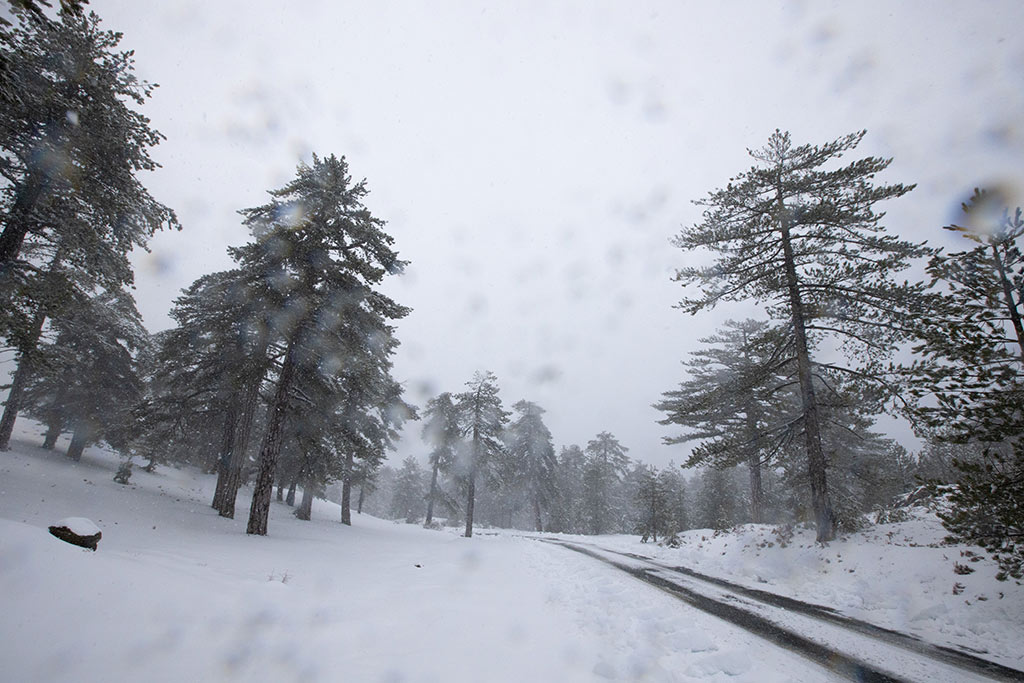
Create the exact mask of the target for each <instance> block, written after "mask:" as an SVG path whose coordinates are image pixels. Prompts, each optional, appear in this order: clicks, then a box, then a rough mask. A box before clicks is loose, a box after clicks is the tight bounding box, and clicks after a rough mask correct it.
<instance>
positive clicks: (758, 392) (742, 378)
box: [654, 319, 799, 523]
mask: <svg viewBox="0 0 1024 683" xmlns="http://www.w3.org/2000/svg"><path fill="white" fill-rule="evenodd" d="M700 342H701V343H702V344H704V345H705V346H706V348H702V349H699V350H697V351H694V352H692V353H691V354H690V355H691V358H690V360H688V361H686V362H685V363H684V365H685V366H686V369H687V372H688V373H689V375H690V377H689V378H688V379H687V380H685V381H684V382H682V383H681V384H680V385H679V388H678V389H676V390H674V391H668V392H665V394H664V397H665V398H664V399H663V400H662V401H661V402H659V403H656V404H655V406H654V407H655V408H657V409H658V410H662V411H664V412H665V413H667V417H666V418H665V419H664V420H660V421H659V424H666V425H668V424H673V425H679V426H681V427H685V428H686V429H687V430H688V431H687V432H685V433H683V434H681V435H679V436H674V437H667V438H666V439H665V443H667V444H677V443H683V442H686V441H691V440H698V439H699V440H703V441H702V443H700V444H699V445H698V446H697V447H696V448H694V449H693V451H692V452H691V455H690V457H689V458H688V459H687V461H686V462H685V463H684V465H683V466H684V467H697V466H706V465H710V466H713V467H731V466H733V465H736V464H739V463H744V464H746V466H747V470H748V472H749V475H750V477H749V478H750V494H749V498H750V501H751V502H750V505H751V510H750V516H751V519H752V520H753V521H754V522H757V523H760V522H762V521H764V518H763V517H764V514H763V508H764V492H763V490H762V483H761V471H762V466H764V465H765V464H767V463H769V462H770V461H771V459H772V458H773V457H774V456H775V455H776V454H777V453H778V450H779V448H780V447H781V446H782V445H784V444H785V443H787V442H788V441H789V440H790V439H792V437H793V431H794V424H795V422H796V420H795V419H794V416H792V415H790V414H788V412H789V409H790V408H791V403H790V402H788V401H786V398H787V397H788V394H789V393H790V391H791V387H792V385H793V383H794V382H793V377H792V375H793V374H795V369H796V367H795V366H796V362H795V361H796V357H795V356H794V354H793V347H792V338H791V337H790V335H788V334H786V332H785V329H784V328H771V327H770V326H769V325H768V324H767V323H765V322H762V321H757V320H749V319H748V320H745V321H742V322H736V321H732V320H729V321H726V323H725V326H724V327H723V329H721V330H719V332H718V333H717V334H715V335H713V336H711V337H707V338H705V339H701V340H700ZM796 418H797V420H798V418H799V416H796Z"/></svg>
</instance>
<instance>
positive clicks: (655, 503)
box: [633, 463, 670, 543]
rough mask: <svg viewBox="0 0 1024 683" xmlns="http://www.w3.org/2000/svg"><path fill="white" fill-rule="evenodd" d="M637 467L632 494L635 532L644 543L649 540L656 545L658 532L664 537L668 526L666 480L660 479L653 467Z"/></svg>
mask: <svg viewBox="0 0 1024 683" xmlns="http://www.w3.org/2000/svg"><path fill="white" fill-rule="evenodd" d="M638 465H639V476H638V477H637V482H636V484H637V485H636V489H635V491H634V493H633V496H634V499H635V501H636V504H637V513H638V517H637V525H636V531H637V533H639V534H640V535H641V536H642V538H643V540H644V541H646V540H647V539H648V538H650V539H651V540H652V541H654V542H655V543H657V542H658V532H661V534H662V537H664V535H665V534H666V533H667V532H668V529H669V525H670V522H669V519H670V512H669V507H670V500H669V497H670V491H669V489H668V486H667V484H668V480H667V479H665V478H662V477H661V476H660V474H659V472H658V470H657V469H656V468H655V467H654V466H653V465H643V464H640V463H638Z"/></svg>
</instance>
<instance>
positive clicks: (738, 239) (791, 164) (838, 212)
mask: <svg viewBox="0 0 1024 683" xmlns="http://www.w3.org/2000/svg"><path fill="white" fill-rule="evenodd" d="M863 137H864V132H859V133H853V134H850V135H846V136H843V137H841V138H839V139H837V140H834V141H832V142H827V143H825V144H823V145H799V146H794V145H793V144H792V142H791V140H790V136H789V133H783V132H781V131H778V130H777V131H775V133H774V134H772V135H771V137H770V138H769V139H768V144H767V145H766V146H765V147H764V148H762V149H759V150H752V151H750V155H751V156H752V157H753V158H754V160H755V162H756V164H755V165H754V166H753V167H751V168H750V169H749V170H747V171H745V172H743V173H741V174H739V175H738V176H736V177H735V178H733V179H732V180H731V181H730V182H729V184H728V185H726V187H725V188H722V189H718V190H715V191H713V192H711V193H710V194H709V195H708V197H707V198H705V199H704V200H701V201H700V202H698V204H699V205H701V206H704V207H706V208H705V211H704V215H703V220H702V221H701V222H700V223H698V224H696V225H694V226H693V227H690V228H685V229H683V230H682V231H681V232H680V233H679V235H678V236H677V237H676V238H675V245H676V246H678V247H680V248H681V249H685V250H688V251H689V250H700V251H705V252H711V253H712V254H714V255H715V260H714V262H713V263H712V264H710V265H707V266H694V267H686V268H682V269H680V270H678V271H677V277H676V279H677V280H678V281H679V282H681V283H683V284H684V285H686V286H691V285H696V286H698V287H700V289H699V291H693V290H688V292H692V294H690V293H688V295H687V296H686V298H684V299H683V300H682V301H681V302H680V304H679V307H680V308H682V309H683V310H685V311H687V312H689V313H696V312H698V311H701V310H704V309H707V308H711V307H713V306H715V305H716V304H718V303H721V302H726V301H742V300H754V301H758V302H764V303H766V304H767V312H768V314H769V315H770V316H771V317H772V318H774V319H776V320H779V321H783V322H786V323H787V324H788V325H789V326H790V327H791V330H792V334H793V344H794V351H795V355H796V361H797V363H796V364H797V380H798V387H799V394H800V400H801V427H802V431H803V436H804V440H805V453H806V457H807V474H808V478H809V481H810V492H811V508H812V510H813V515H814V520H815V523H816V525H817V530H818V533H817V538H818V540H819V541H821V542H825V541H829V540H831V539H832V538H833V536H834V534H835V516H834V514H833V510H832V503H831V500H830V497H829V490H828V481H827V477H826V458H825V453H824V451H823V450H822V443H821V424H820V416H819V404H818V401H817V400H816V389H815V382H814V375H815V371H816V368H828V369H832V370H834V371H836V372H840V373H843V374H848V375H851V376H854V377H857V378H859V379H861V380H863V381H874V382H885V381H886V377H885V375H884V372H883V370H884V369H883V368H882V363H883V362H884V361H885V360H886V359H887V358H888V357H889V355H890V354H891V353H892V350H893V349H894V348H895V347H896V346H897V344H898V343H899V342H901V341H904V340H906V339H908V338H909V335H910V333H911V330H910V329H909V328H908V325H907V323H906V319H907V316H906V309H907V304H908V302H909V301H911V300H913V299H914V297H915V296H916V295H917V294H918V293H919V292H920V290H921V287H919V286H916V285H909V284H906V283H903V284H900V283H899V282H897V281H896V280H895V279H894V278H893V275H894V274H895V273H896V272H898V271H900V270H902V269H904V268H906V267H908V265H909V262H910V259H913V258H917V257H921V256H925V255H927V254H928V253H929V250H927V249H925V248H924V247H922V246H918V245H913V244H909V243H906V242H902V241H900V240H898V239H897V238H895V237H893V236H891V235H887V234H886V233H885V231H884V228H883V227H882V226H881V224H880V222H881V218H882V216H883V215H884V214H881V213H876V212H875V211H874V206H875V204H877V203H878V202H880V201H884V200H886V199H891V198H894V197H899V196H901V195H903V194H905V193H907V192H909V191H910V190H911V189H912V187H913V186H907V185H901V184H894V185H884V184H878V185H876V184H875V183H874V179H875V176H876V175H877V174H879V173H881V172H882V171H884V170H885V169H886V168H888V166H889V164H890V163H891V159H880V158H876V157H866V158H863V159H859V160H856V161H854V162H852V163H849V164H847V165H845V166H838V167H835V162H836V161H837V160H838V159H839V158H841V157H842V156H844V155H845V154H846V153H847V152H850V151H852V150H853V149H855V148H856V147H857V145H858V144H859V143H860V141H861V140H862V139H863ZM825 338H828V339H832V340H834V341H835V342H836V343H838V344H839V345H841V346H842V347H843V349H844V351H845V352H846V356H847V358H849V359H851V360H852V361H853V364H851V365H839V364H835V363H829V362H826V361H825V360H824V359H823V358H816V357H814V356H812V352H813V350H814V348H815V344H816V341H819V340H822V339H825Z"/></svg>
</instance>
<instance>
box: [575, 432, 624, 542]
mask: <svg viewBox="0 0 1024 683" xmlns="http://www.w3.org/2000/svg"><path fill="white" fill-rule="evenodd" d="M628 450H629V449H628V448H626V447H625V446H623V445H622V444H620V443H619V441H618V439H616V438H615V437H614V436H613V435H612V434H611V433H609V432H601V433H600V434H598V435H597V437H596V438H594V439H592V440H591V441H589V442H587V448H586V451H585V452H586V455H587V462H586V465H585V468H584V473H583V501H584V502H583V504H584V507H585V513H584V514H585V516H586V521H587V530H588V531H589V532H590V533H591V534H604V533H608V532H609V531H612V530H618V529H619V528H620V527H621V518H622V507H623V501H622V500H621V498H620V491H619V486H620V484H621V483H622V478H623V477H624V476H626V472H627V470H628V468H629V457H628V456H627V455H626V452H627V451H628Z"/></svg>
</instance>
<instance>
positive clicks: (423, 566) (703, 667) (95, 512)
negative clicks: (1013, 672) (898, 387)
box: [0, 421, 1024, 682]
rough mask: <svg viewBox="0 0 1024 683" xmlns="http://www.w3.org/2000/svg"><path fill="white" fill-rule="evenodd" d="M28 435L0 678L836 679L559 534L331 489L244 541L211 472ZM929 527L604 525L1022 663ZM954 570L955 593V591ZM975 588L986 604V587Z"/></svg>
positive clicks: (0, 509)
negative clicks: (391, 513) (76, 528)
mask: <svg viewBox="0 0 1024 683" xmlns="http://www.w3.org/2000/svg"><path fill="white" fill-rule="evenodd" d="M36 431H37V430H36V429H35V428H34V425H32V423H31V422H28V421H25V422H22V423H21V436H22V438H21V439H20V440H19V439H16V440H15V442H14V443H13V444H12V445H13V449H12V451H11V452H9V453H3V454H0V588H2V595H3V598H2V602H0V605H2V608H0V633H2V634H3V636H2V639H0V671H2V672H3V678H4V679H5V680H11V681H118V680H147V681H184V680H190V681H220V680H238V681H242V680H244V681H335V680H342V679H344V680H352V681H396V682H397V681H410V682H412V681H417V682H418V681H424V682H426V681H438V682H441V681H445V682H449V681H602V680H643V681H690V680H707V681H724V680H730V681H752V682H753V681H819V680H829V679H830V675H829V673H828V672H827V671H826V670H824V669H822V668H819V667H818V666H816V665H814V664H812V663H810V662H808V661H807V660H805V659H803V658H801V657H799V656H797V655H795V654H792V653H789V652H786V651H784V650H782V649H779V648H777V647H775V646H772V645H770V644H768V643H766V642H764V641H762V640H760V639H758V638H757V637H755V636H753V635H750V634H748V633H747V632H745V631H743V630H740V629H738V628H736V627H733V626H731V625H728V624H726V623H725V622H722V621H720V620H718V619H717V618H715V617H711V616H709V615H706V614H704V613H702V612H699V611H696V610H693V609H690V608H688V607H686V606H685V605H682V604H681V603H680V602H678V601H677V600H675V599H673V598H671V597H670V596H667V595H666V594H665V593H663V592H662V591H659V590H658V589H656V588H653V587H650V586H647V585H645V584H643V583H641V582H639V581H637V580H636V579H634V578H632V577H630V576H628V575H626V574H623V573H621V572H619V571H617V570H615V569H613V568H611V567H608V566H606V565H602V564H601V563H599V562H596V561H594V560H592V559H590V558H587V557H584V556H582V555H579V554H577V553H573V552H570V551H568V550H565V549H563V548H558V547H555V546H552V545H549V544H542V543H538V542H536V541H534V540H531V539H529V538H525V537H523V536H521V535H516V534H512V533H501V532H497V533H492V532H490V531H486V530H481V531H480V533H478V535H477V536H475V537H474V538H472V539H464V538H461V537H459V536H457V535H456V534H455V533H454V532H447V531H441V532H438V531H427V530H423V529H421V528H419V527H416V526H410V525H405V524H396V523H393V522H389V521H383V520H379V519H374V518H371V517H367V516H365V515H361V516H354V526H353V527H351V528H349V527H345V526H343V525H341V524H340V523H339V522H338V518H339V511H338V508H337V506H334V505H332V504H330V503H326V502H323V501H317V502H316V504H315V505H314V509H313V517H314V518H313V520H312V521H311V522H302V521H299V520H296V519H295V518H294V517H292V516H291V514H290V511H291V510H290V508H287V507H286V506H283V505H279V504H276V503H275V504H274V507H273V510H272V513H271V520H270V535H269V536H267V537H252V536H247V535H246V534H245V533H244V528H245V519H244V518H245V513H246V511H247V503H248V494H247V492H246V491H244V490H243V493H242V495H241V496H240V500H239V519H236V520H226V519H222V518H220V517H218V516H217V515H216V513H215V512H214V511H213V510H212V509H211V508H210V507H209V505H208V502H209V500H210V498H211V497H212V486H213V477H211V476H209V475H203V474H200V473H198V472H196V471H195V470H191V469H185V470H178V469H174V468H168V467H162V468H160V469H158V471H157V472H156V473H154V474H147V473H145V472H142V471H140V470H136V471H135V473H134V475H133V477H132V483H131V485H128V486H122V485H120V484H116V483H115V482H114V481H113V479H112V477H113V473H114V471H115V470H116V466H117V459H116V457H114V456H112V455H110V454H108V453H105V452H103V451H101V450H99V449H90V450H87V451H86V454H85V456H84V458H83V460H82V462H80V463H73V462H70V461H68V460H67V459H66V458H64V456H63V455H61V454H60V453H50V452H46V451H42V450H40V449H38V448H36V447H34V446H32V445H30V442H29V441H28V439H29V438H31V439H32V441H31V443H38V441H36V440H35V439H36ZM67 517H84V518H87V519H90V520H92V521H94V522H95V523H96V524H97V525H98V526H99V527H100V528H101V529H102V531H103V539H102V540H101V541H100V544H99V550H98V551H97V552H92V551H89V550H84V549H81V548H77V547H74V546H71V545H68V544H66V543H63V542H61V541H59V540H57V539H55V538H53V537H52V536H50V535H49V534H48V532H47V530H46V527H47V526H49V525H51V524H53V523H55V522H57V521H59V520H61V519H63V518H67ZM927 528H930V527H928V523H927V521H926V520H918V521H915V522H909V523H906V524H904V525H898V526H896V527H892V528H889V527H878V528H877V529H875V530H873V531H871V532H869V533H868V534H867V535H863V536H858V537H855V538H851V539H848V540H846V541H843V542H839V543H835V544H832V545H831V546H830V547H829V548H827V549H821V548H816V547H813V546H812V547H806V546H807V545H808V543H807V541H806V539H805V537H804V536H802V535H801V534H799V533H798V535H797V536H796V537H794V539H793V542H792V543H791V544H790V545H789V546H788V547H787V548H785V549H779V547H778V545H777V544H776V545H775V546H773V547H759V546H760V543H761V542H762V541H761V540H757V539H763V538H768V537H770V534H769V535H768V536H766V535H765V534H767V533H768V532H766V531H764V530H759V529H748V530H746V531H744V532H743V534H741V535H740V536H717V537H713V536H711V535H709V534H708V533H707V532H705V534H704V535H705V537H706V538H707V540H704V541H701V540H700V539H701V535H700V534H699V533H698V534H694V533H691V534H689V535H688V536H687V538H688V539H689V540H690V541H691V542H690V543H688V544H687V545H686V546H685V547H684V548H682V549H679V550H669V549H660V548H656V547H655V546H652V545H650V544H647V545H640V544H639V543H638V542H637V541H636V539H630V538H627V537H601V538H600V539H598V541H599V542H600V543H601V544H602V545H605V546H606V547H617V548H621V549H628V550H630V551H632V552H636V551H639V552H642V553H644V554H647V555H659V556H660V557H662V558H663V559H665V560H671V561H673V562H679V563H681V564H682V563H685V564H691V565H695V566H696V567H698V568H699V569H701V570H702V571H706V572H708V573H718V574H721V575H723V576H730V577H732V578H735V579H737V580H740V581H747V582H751V583H752V584H756V585H757V586H758V587H760V588H769V589H771V590H777V591H779V592H789V593H791V594H793V595H797V596H800V597H803V598H804V599H808V600H812V601H816V602H822V603H830V604H835V605H836V606H837V607H839V608H841V609H843V610H844V611H846V612H848V613H850V614H857V611H856V610H860V611H861V615H862V616H864V617H865V618H872V620H874V621H876V622H879V621H880V622H883V623H887V624H890V625H894V626H905V627H906V628H907V629H908V630H915V629H916V632H921V633H922V634H925V635H927V634H929V633H931V634H937V636H936V637H939V636H941V637H942V638H946V639H948V640H949V641H950V642H960V643H961V644H970V645H971V646H972V647H975V648H976V649H988V650H989V651H990V655H991V656H992V657H993V658H998V659H999V660H1000V661H1003V662H1005V663H1008V664H1010V665H1017V666H1020V655H1019V653H1018V652H1017V651H1016V650H1018V649H1019V647H1017V646H1019V644H1020V642H1021V635H1022V633H1024V630H1022V629H1021V624H1022V620H1024V617H1021V615H1022V614H1024V612H1022V610H1021V609H1020V608H1021V606H1022V604H1021V602H1022V598H1021V592H1022V591H1021V589H1020V588H1019V587H1017V586H1014V585H1004V584H998V583H996V582H994V581H993V580H992V579H991V575H992V574H993V573H994V570H992V568H991V566H990V565H989V564H988V562H987V561H984V562H978V563H974V564H972V566H973V567H975V568H976V569H977V571H976V572H975V573H974V574H970V575H967V576H958V575H954V574H952V573H951V568H952V562H953V560H954V559H962V558H960V557H959V554H958V552H957V551H955V550H952V549H950V548H921V547H911V546H910V543H911V542H913V543H921V542H922V541H923V540H925V538H926V537H925V536H922V535H918V534H924V533H925V531H923V529H927ZM890 530H894V531H896V533H894V534H893V536H892V537H891V538H890V537H888V531H890ZM934 533H935V534H940V532H938V531H937V530H935V532H934ZM927 538H931V537H927ZM912 539H916V540H912ZM586 540H588V541H593V540H594V539H593V538H587V539H586ZM801 545H804V546H805V547H800V546H801ZM723 553H724V554H723ZM951 553H952V554H951ZM943 554H944V555H946V556H947V557H948V561H946V560H943V559H942V556H943ZM954 555H955V558H954ZM932 565H935V566H932ZM850 569H852V570H853V572H850V571H848V570H850ZM762 581H764V582H767V583H763V582H762ZM954 581H960V582H961V583H963V584H964V585H965V587H966V588H965V591H964V593H963V594H961V595H959V596H952V594H951V588H952V584H953V582H954ZM999 591H1003V592H1004V597H1003V598H1002V599H1000V598H999V595H998V592H999ZM947 594H948V595H949V597H948V598H947V597H946V595H947ZM982 594H984V595H985V596H986V597H987V598H989V599H988V600H987V601H978V596H979V595H982ZM964 600H969V601H970V603H971V604H970V605H966V604H964V602H963V601H964ZM961 605H962V606H961ZM968 634H969V635H968ZM957 638H959V639H960V640H957ZM997 655H998V657H997Z"/></svg>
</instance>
